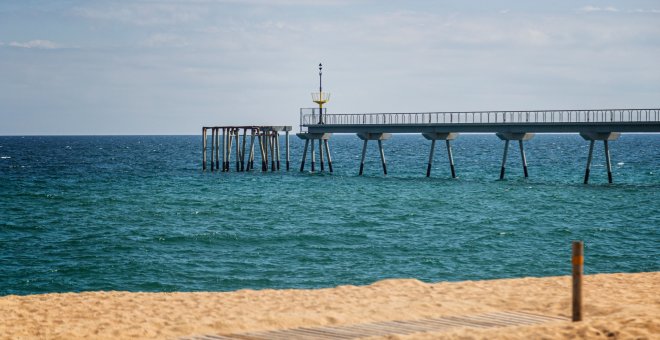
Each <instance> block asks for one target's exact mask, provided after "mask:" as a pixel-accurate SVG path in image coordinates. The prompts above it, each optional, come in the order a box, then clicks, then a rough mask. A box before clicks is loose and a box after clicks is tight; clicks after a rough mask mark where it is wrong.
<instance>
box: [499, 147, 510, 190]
mask: <svg viewBox="0 0 660 340" xmlns="http://www.w3.org/2000/svg"><path fill="white" fill-rule="evenodd" d="M508 152H509V140H508V139H507V140H505V141H504V156H503V157H502V168H500V180H502V179H504V169H505V166H506V154H507V153H508Z"/></svg>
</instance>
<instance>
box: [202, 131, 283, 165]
mask: <svg viewBox="0 0 660 340" xmlns="http://www.w3.org/2000/svg"><path fill="white" fill-rule="evenodd" d="M209 130H210V132H211V141H210V143H209V140H208V139H209V138H208V132H209ZM289 131H291V127H290V126H212V127H203V128H202V140H203V146H202V169H203V170H206V169H207V158H210V169H211V171H222V172H229V171H230V169H231V166H230V164H231V160H232V152H234V153H233V155H234V156H235V161H234V162H235V169H236V171H237V172H238V171H250V170H254V160H255V157H256V156H257V154H258V156H259V157H260V159H261V171H268V170H269V169H270V170H271V171H277V170H280V132H284V133H285V138H284V140H285V157H286V170H287V171H288V170H289V166H290V158H289ZM248 140H249V145H248ZM255 141H256V144H257V146H258V150H257V151H258V152H256V153H255ZM209 144H210V147H209ZM209 151H210V157H207V154H208V153H209ZM221 153H222V154H221ZM220 164H222V167H221V166H220Z"/></svg>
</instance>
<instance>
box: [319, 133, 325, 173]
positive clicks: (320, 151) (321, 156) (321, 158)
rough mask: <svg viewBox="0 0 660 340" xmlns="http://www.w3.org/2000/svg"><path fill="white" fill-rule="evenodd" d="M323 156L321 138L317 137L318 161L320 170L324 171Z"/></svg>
mask: <svg viewBox="0 0 660 340" xmlns="http://www.w3.org/2000/svg"><path fill="white" fill-rule="evenodd" d="M323 158H324V157H323V139H319V161H320V162H321V171H325V166H324V164H323V163H324V159H323Z"/></svg>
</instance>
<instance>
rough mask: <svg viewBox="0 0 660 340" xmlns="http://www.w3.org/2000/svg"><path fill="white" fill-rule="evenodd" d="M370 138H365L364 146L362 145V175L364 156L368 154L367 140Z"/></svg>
mask: <svg viewBox="0 0 660 340" xmlns="http://www.w3.org/2000/svg"><path fill="white" fill-rule="evenodd" d="M368 141H369V140H368V139H365V140H364V146H362V160H361V161H360V174H359V175H360V176H362V170H364V157H365V156H366V155H367V142H368Z"/></svg>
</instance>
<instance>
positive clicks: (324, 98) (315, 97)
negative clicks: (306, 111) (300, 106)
mask: <svg viewBox="0 0 660 340" xmlns="http://www.w3.org/2000/svg"><path fill="white" fill-rule="evenodd" d="M312 101H314V102H315V103H316V104H319V124H323V104H325V103H327V102H328V101H330V93H327V92H326V93H323V65H322V64H321V63H319V92H313V93H312Z"/></svg>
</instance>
